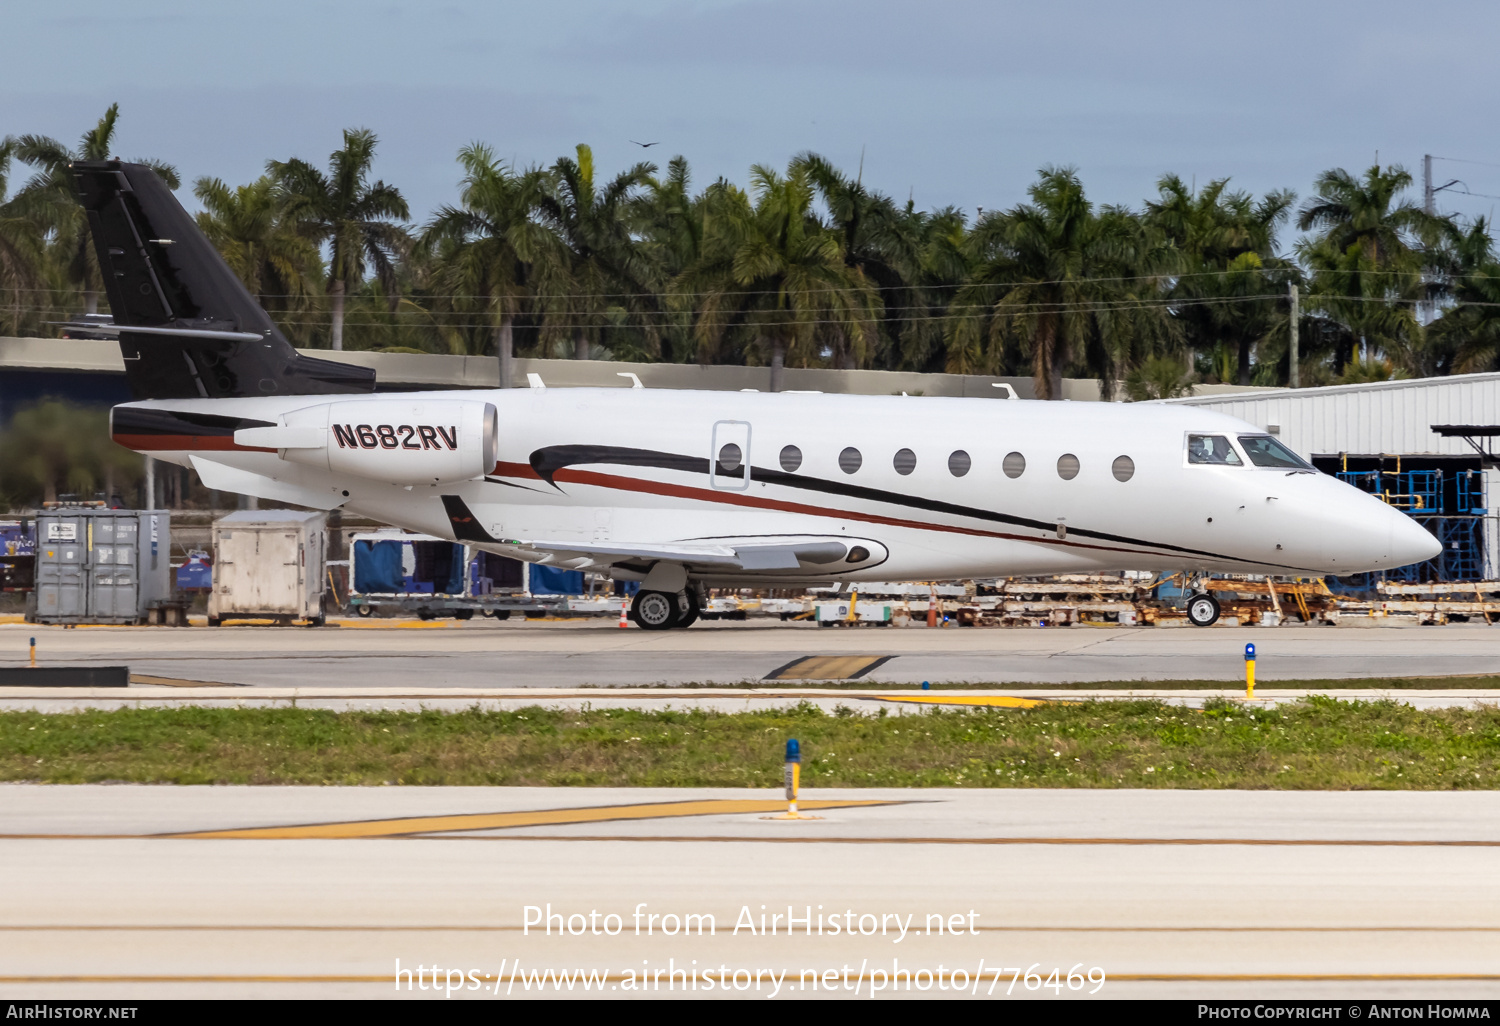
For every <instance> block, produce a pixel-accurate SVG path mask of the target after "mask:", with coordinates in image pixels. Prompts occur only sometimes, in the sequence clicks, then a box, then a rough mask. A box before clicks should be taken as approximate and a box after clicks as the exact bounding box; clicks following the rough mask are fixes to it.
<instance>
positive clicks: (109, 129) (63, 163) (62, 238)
mask: <svg viewBox="0 0 1500 1026" xmlns="http://www.w3.org/2000/svg"><path fill="white" fill-rule="evenodd" d="M119 119H120V105H119V104H118V103H112V104H110V105H109V109H108V110H107V111H105V112H104V116H103V117H102V118H100V119H99V123H98V124H97V125H95V126H94V127H93V128H92V129H90V130H89V131H87V132H85V133H84V134H83V138H82V139H81V140H79V143H78V148H77V149H76V150H70V149H68V148H67V147H66V146H64V145H63V144H62V143H60V142H58V141H57V140H56V139H51V138H49V137H47V136H44V135H23V136H21V137H20V138H19V139H17V140H16V146H15V156H16V157H18V158H19V159H20V160H22V161H24V162H25V163H27V164H30V165H31V166H32V167H34V168H36V169H37V173H36V174H35V175H34V176H33V177H32V178H31V180H30V181H28V182H27V183H26V185H25V186H24V187H23V188H22V189H21V191H20V192H19V193H18V194H17V195H16V201H17V203H18V205H20V206H21V208H22V209H24V210H25V211H27V213H28V214H29V216H31V217H32V218H33V219H35V220H36V221H37V223H39V224H41V225H44V226H45V229H46V231H47V232H48V234H49V235H50V237H51V238H53V239H55V240H56V241H57V242H58V243H59V244H61V245H63V246H64V247H65V255H66V259H67V273H68V278H69V280H70V281H72V282H73V284H75V285H76V286H78V287H79V288H81V289H82V290H83V297H84V310H85V311H86V312H87V313H91V314H92V313H96V312H97V311H98V309H99V293H100V291H101V290H102V289H103V284H102V281H101V279H100V277H99V265H98V260H97V258H96V257H95V256H94V250H93V247H92V246H91V245H90V242H89V231H88V223H87V221H86V220H85V219H84V216H83V208H81V207H80V206H79V205H78V198H77V196H76V195H75V193H74V191H73V177H72V175H71V173H70V172H69V171H68V165H69V164H70V163H72V162H73V161H75V160H107V159H109V157H110V155H111V153H112V152H113V150H114V148H115V128H116V126H117V125H118V123H119ZM137 163H142V164H146V165H147V166H149V167H150V168H151V169H152V170H153V171H155V172H156V173H157V174H158V175H160V176H161V177H162V179H163V180H164V181H165V182H166V183H167V185H168V186H169V187H170V188H173V189H176V188H177V187H178V186H179V185H181V184H182V180H181V179H180V178H179V177H178V175H177V170H176V168H174V167H172V166H171V165H170V164H165V163H162V162H161V161H158V160H140V161H137Z"/></svg>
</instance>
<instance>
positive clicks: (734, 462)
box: [719, 442, 745, 474]
mask: <svg viewBox="0 0 1500 1026" xmlns="http://www.w3.org/2000/svg"><path fill="white" fill-rule="evenodd" d="M744 459H745V454H744V453H743V452H741V451H740V447H739V446H737V445H735V444H734V443H733V442H728V443H725V445H724V447H723V448H721V449H720V450H719V473H721V474H733V473H734V472H735V471H736V470H739V469H740V464H741V463H742V462H743V461H744Z"/></svg>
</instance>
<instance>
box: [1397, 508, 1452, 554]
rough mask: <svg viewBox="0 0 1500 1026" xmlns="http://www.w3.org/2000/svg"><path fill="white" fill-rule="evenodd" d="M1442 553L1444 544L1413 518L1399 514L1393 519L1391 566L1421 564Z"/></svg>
mask: <svg viewBox="0 0 1500 1026" xmlns="http://www.w3.org/2000/svg"><path fill="white" fill-rule="evenodd" d="M1393 512H1394V511H1393ZM1442 551H1443V543H1442V542H1440V541H1438V540H1437V538H1435V537H1433V534H1432V532H1431V531H1429V530H1427V528H1425V527H1423V526H1422V525H1421V524H1419V523H1417V522H1416V521H1415V520H1413V519H1412V518H1411V517H1409V516H1407V515H1406V514H1404V513H1397V514H1396V515H1395V516H1393V517H1392V518H1391V548H1390V552H1391V566H1406V565H1407V564H1408V563H1421V562H1423V561H1424V560H1428V559H1432V558H1433V557H1434V556H1436V555H1437V554H1438V553H1440V552H1442Z"/></svg>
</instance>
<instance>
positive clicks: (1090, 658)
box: [0, 620, 1500, 689]
mask: <svg viewBox="0 0 1500 1026" xmlns="http://www.w3.org/2000/svg"><path fill="white" fill-rule="evenodd" d="M31 637H35V638H36V639H37V646H38V653H39V657H40V659H41V660H42V662H43V664H45V665H60V664H77V665H107V664H120V663H125V664H128V665H129V666H130V668H131V670H132V672H133V673H136V674H143V675H153V676H160V677H163V678H170V679H182V680H190V681H199V682H213V683H223V684H234V685H248V686H253V687H283V688H284V687H306V686H317V687H352V688H369V687H384V688H411V687H429V688H430V687H439V688H469V689H483V688H520V687H553V688H557V687H580V686H600V687H622V686H623V687H628V686H639V685H654V684H714V685H737V684H749V683H754V682H758V681H761V680H763V679H764V678H765V677H767V676H768V675H770V674H772V673H773V672H775V671H776V670H778V669H779V668H782V667H785V666H786V665H787V664H789V663H791V662H793V661H795V660H797V659H800V658H804V657H817V656H839V657H842V656H859V655H865V656H868V657H869V658H870V661H871V663H874V664H875V665H873V666H872V668H870V669H868V671H867V672H864V673H863V674H862V675H860V676H859V678H858V679H859V680H861V681H864V682H868V683H872V684H873V683H886V684H906V685H920V684H921V682H922V681H924V680H930V681H934V682H937V681H966V682H980V683H988V684H995V685H1014V684H1026V685H1033V686H1047V685H1054V686H1067V685H1077V684H1087V683H1092V682H1101V681H1111V682H1118V681H1126V682H1142V683H1149V682H1153V681H1174V680H1178V681H1180V680H1207V681H1225V682H1232V681H1235V680H1242V679H1243V674H1244V662H1243V651H1244V646H1245V644H1246V643H1247V642H1252V643H1254V644H1255V645H1256V647H1257V649H1258V651H1259V660H1258V664H1257V677H1258V679H1260V680H1262V681H1268V682H1269V681H1278V680H1283V681H1285V680H1314V679H1350V678H1377V677H1442V676H1448V675H1463V674H1491V673H1496V672H1497V670H1500V629H1496V628H1494V627H1490V626H1487V625H1483V624H1467V625H1449V626H1444V627H1417V626H1396V625H1394V624H1393V623H1392V622H1391V621H1386V620H1372V621H1370V622H1369V624H1365V623H1364V622H1362V621H1360V622H1357V623H1351V624H1349V625H1341V626H1338V627H1300V626H1298V627H1283V628H1255V627H1243V628H1239V627H1212V628H1206V629H1197V628H1191V627H1171V628H1118V627H1081V626H1080V627H1058V628H1040V629H1014V630H1003V629H978V628H959V627H949V628H942V629H928V628H923V627H909V628H818V627H815V626H811V625H802V624H784V623H780V622H777V621H748V622H745V623H726V622H716V623H700V624H698V625H695V626H694V627H692V628H690V629H688V630H685V631H664V632H648V631H642V630H639V629H637V628H634V627H632V628H628V629H625V630H621V629H618V628H617V627H615V626H612V625H610V624H609V623H608V622H607V621H600V620H581V621H565V622H547V621H507V622H503V623H496V622H493V621H469V622H467V623H462V624H460V623H458V622H456V621H434V622H431V623H422V622H421V621H410V622H402V621H380V620H371V621H350V622H349V623H348V624H346V625H343V626H330V627H325V628H321V629H309V628H291V627H287V628H275V627H250V626H246V627H220V628H206V627H193V628H187V629H182V628H126V627H80V628H76V629H64V628H61V627H42V626H32V625H24V624H15V625H3V626H0V665H24V663H25V661H26V659H27V656H28V650H27V641H28V639H29V638H31ZM806 679H814V678H806ZM1434 686H1439V687H1440V686H1441V682H1437V681H1435V682H1434Z"/></svg>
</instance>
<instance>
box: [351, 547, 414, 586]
mask: <svg viewBox="0 0 1500 1026" xmlns="http://www.w3.org/2000/svg"><path fill="white" fill-rule="evenodd" d="M401 547H402V543H401V542H398V541H382V542H370V541H357V542H355V543H354V590H355V591H357V592H361V593H363V594H366V595H369V594H381V595H385V594H390V593H392V592H400V591H404V590H405V588H406V582H405V581H404V580H403V579H402V575H401Z"/></svg>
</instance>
